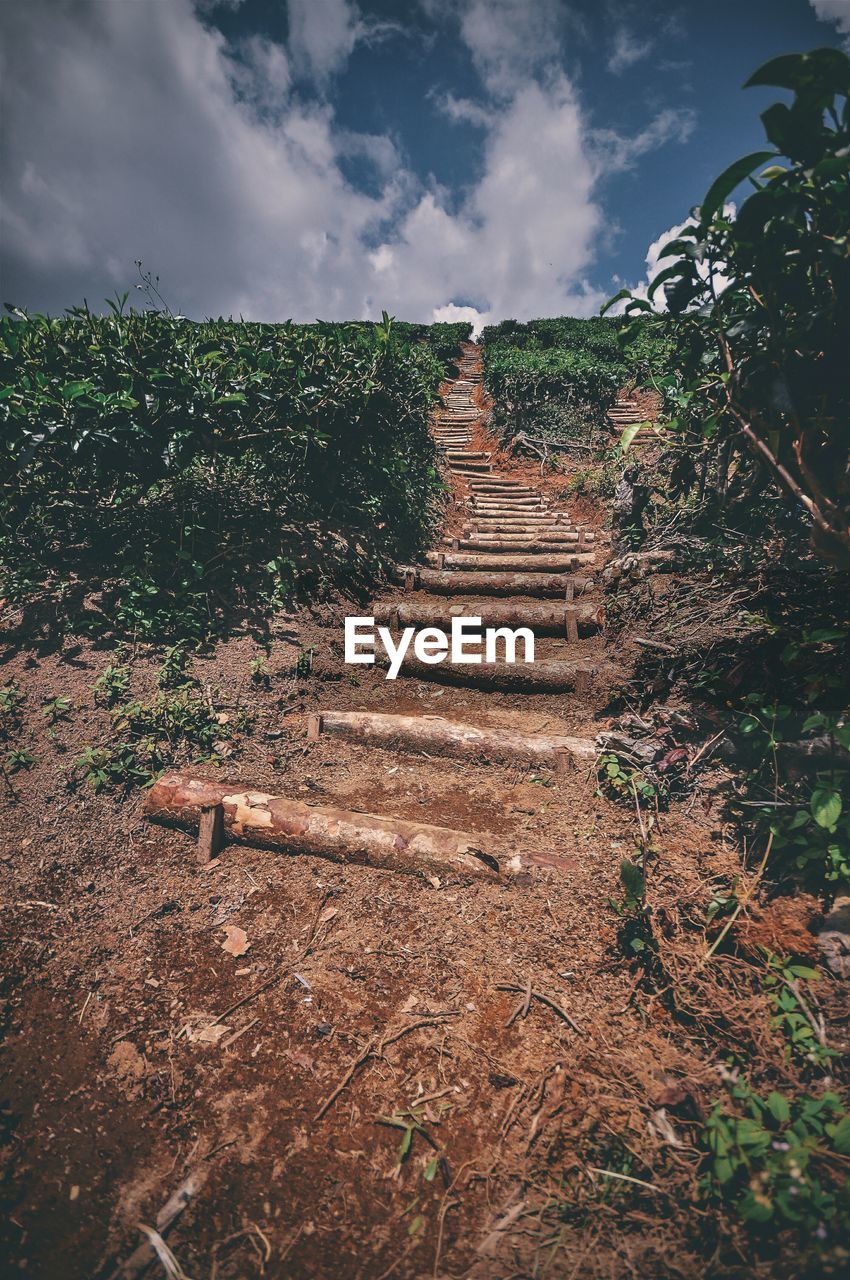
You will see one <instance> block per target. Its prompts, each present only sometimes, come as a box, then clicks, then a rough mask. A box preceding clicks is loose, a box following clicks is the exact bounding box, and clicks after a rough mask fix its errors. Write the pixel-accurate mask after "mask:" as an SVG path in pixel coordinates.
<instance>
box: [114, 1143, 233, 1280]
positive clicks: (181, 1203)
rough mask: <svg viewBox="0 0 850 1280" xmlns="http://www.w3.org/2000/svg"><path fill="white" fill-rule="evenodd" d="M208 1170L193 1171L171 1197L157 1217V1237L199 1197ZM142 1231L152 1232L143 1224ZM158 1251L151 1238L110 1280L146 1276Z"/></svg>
mask: <svg viewBox="0 0 850 1280" xmlns="http://www.w3.org/2000/svg"><path fill="white" fill-rule="evenodd" d="M208 1172H209V1171H208V1170H207V1169H205V1168H203V1166H201V1167H199V1168H197V1169H193V1170H192V1172H191V1173H190V1174H189V1175H188V1176H187V1177H186V1178H184V1180H183V1181H182V1182H181V1183H180V1186H179V1187H178V1188H177V1190H176V1191H175V1192H174V1193H173V1194H172V1195H171V1196H169V1198H168V1199H167V1200H166V1202H165V1204H164V1205H163V1206H162V1208H161V1209H160V1211H159V1213H158V1214H157V1215H156V1233H155V1234H156V1235H157V1236H162V1234H163V1232H165V1231H167V1230H168V1228H169V1227H170V1226H171V1224H172V1223H173V1222H174V1221H175V1219H177V1218H179V1216H180V1214H181V1213H182V1212H183V1210H184V1209H185V1208H186V1206H187V1205H188V1203H189V1201H190V1200H193V1199H194V1198H195V1196H197V1194H198V1192H199V1191H200V1190H201V1188H202V1187H203V1185H204V1183H205V1182H206V1180H207V1175H208ZM139 1225H140V1229H141V1230H143V1231H145V1233H146V1234H147V1233H148V1232H150V1228H149V1227H144V1226H143V1225H142V1224H139ZM157 1256H158V1254H157V1251H156V1249H155V1248H154V1245H153V1243H152V1240H151V1236H150V1235H148V1238H147V1239H146V1240H145V1241H144V1242H143V1243H142V1244H140V1245H139V1247H138V1248H137V1249H135V1250H134V1251H133V1252H132V1253H131V1254H130V1256H129V1258H127V1260H126V1262H122V1263H120V1264H119V1266H118V1267H116V1269H115V1270H114V1271H113V1272H112V1274H111V1276H110V1277H109V1280H135V1277H137V1276H141V1275H144V1273H145V1271H147V1269H148V1267H149V1266H150V1265H151V1264H152V1263H153V1262H155V1261H156V1259H157Z"/></svg>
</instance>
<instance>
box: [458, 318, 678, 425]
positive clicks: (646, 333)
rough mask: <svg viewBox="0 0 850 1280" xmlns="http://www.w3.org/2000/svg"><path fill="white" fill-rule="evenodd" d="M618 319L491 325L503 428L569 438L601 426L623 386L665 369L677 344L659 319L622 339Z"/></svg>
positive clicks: (490, 385) (489, 377) (490, 369)
mask: <svg viewBox="0 0 850 1280" xmlns="http://www.w3.org/2000/svg"><path fill="white" fill-rule="evenodd" d="M619 329H620V326H619V324H618V322H617V321H616V320H609V319H605V318H601V317H595V318H593V319H588V320H579V319H573V318H571V317H569V316H561V317H559V318H557V319H551V320H532V321H529V322H528V323H527V324H520V323H518V322H517V321H516V320H504V321H502V323H501V324H498V325H489V326H487V327H486V328H485V329H484V330H483V332H482V335H481V340H482V342H483V344H484V376H485V383H486V386H487V390H488V391H489V393H490V395H491V396H492V398H493V404H494V416H495V423H496V425H497V426H498V427H500V428H501V429H502V430H505V431H507V430H510V432H511V433H512V434H513V433H514V432H515V431H521V430H525V431H527V432H529V434H531V435H533V436H539V437H542V438H544V439H553V440H557V439H564V438H569V437H573V436H575V435H576V434H585V433H586V432H587V431H588V430H592V429H593V428H594V427H598V426H600V425H601V423H602V422H603V420H604V417H605V411H606V409H607V408H608V407H609V405H611V404H612V403H613V400H614V397H615V395H616V393H617V391H618V390H620V388H622V387H627V386H631V385H633V384H638V383H645V382H646V381H648V380H649V379H651V378H654V377H657V376H661V375H662V374H663V372H664V371H665V368H666V366H667V362H668V360H669V358H670V354H671V351H672V347H673V344H672V342H671V341H670V340H669V339H668V337H667V336H666V334H665V333H664V331H663V328H662V327H661V326H659V325H654V326H652V327H650V326H649V325H643V326H641V325H640V324H638V325H636V326H635V327H634V328H633V329H632V330H631V331H630V333H629V335H628V341H626V342H622V341H621V340H620V333H619Z"/></svg>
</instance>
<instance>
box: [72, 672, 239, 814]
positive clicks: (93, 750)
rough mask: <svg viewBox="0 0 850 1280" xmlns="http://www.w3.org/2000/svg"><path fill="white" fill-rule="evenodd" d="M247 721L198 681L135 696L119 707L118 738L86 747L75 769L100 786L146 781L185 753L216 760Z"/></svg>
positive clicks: (196, 760)
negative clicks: (219, 705)
mask: <svg viewBox="0 0 850 1280" xmlns="http://www.w3.org/2000/svg"><path fill="white" fill-rule="evenodd" d="M248 723H249V722H248V718H247V717H246V716H245V715H244V714H242V715H240V716H236V717H233V718H231V716H229V715H228V714H227V713H226V712H223V711H217V710H216V709H215V703H214V699H213V695H212V694H211V695H210V697H209V698H207V697H206V696H205V695H204V694H203V693H202V692H201V691H200V690H199V689H198V688H197V686H196V685H195V684H192V683H184V684H182V685H180V686H179V687H178V688H177V689H173V690H171V689H169V690H162V689H161V690H160V691H159V692H158V693H157V694H156V696H155V697H154V698H153V699H152V700H151V701H150V702H143V701H141V700H135V701H132V702H128V703H126V704H125V705H124V706H122V707H120V708H118V709H117V710H116V711H114V712H113V716H112V732H113V734H114V741H113V742H111V743H109V744H108V745H104V746H100V747H87V748H86V749H85V751H84V752H83V753H82V755H81V756H80V757H79V759H78V760H77V764H76V769H77V772H78V773H79V774H80V775H81V776H82V777H83V778H85V779H86V780H87V781H88V782H89V783H91V785H92V786H94V788H95V790H98V791H99V790H101V789H102V788H104V787H106V786H115V787H123V788H124V789H129V788H130V787H133V786H147V785H148V784H149V783H150V782H152V781H153V780H154V779H155V778H156V777H157V776H158V774H160V773H161V772H162V770H163V769H166V768H168V767H169V766H170V765H172V764H173V763H174V762H175V760H177V759H179V758H181V757H182V758H186V757H188V758H189V759H190V760H191V761H192V762H193V763H199V762H203V761H209V762H212V763H216V762H217V761H218V760H220V759H222V758H224V756H226V755H228V754H230V752H231V750H232V745H233V742H234V741H235V739H236V737H237V736H238V734H239V733H240V732H241V731H243V730H244V729H245V728H246V727H247V725H248Z"/></svg>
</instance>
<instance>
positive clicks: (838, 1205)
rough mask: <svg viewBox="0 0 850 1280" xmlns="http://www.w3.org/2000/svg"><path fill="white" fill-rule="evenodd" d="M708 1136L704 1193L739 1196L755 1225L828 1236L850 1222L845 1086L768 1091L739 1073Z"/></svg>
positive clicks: (744, 1214)
mask: <svg viewBox="0 0 850 1280" xmlns="http://www.w3.org/2000/svg"><path fill="white" fill-rule="evenodd" d="M701 1141H702V1144H703V1147H704V1150H705V1152H706V1154H705V1159H704V1161H703V1171H704V1172H703V1179H702V1189H703V1193H704V1194H705V1195H706V1196H707V1197H710V1198H712V1199H723V1200H726V1201H728V1202H730V1203H732V1204H733V1205H734V1207H735V1209H736V1210H737V1212H738V1214H739V1215H740V1217H741V1218H742V1220H743V1221H744V1222H745V1223H746V1224H747V1225H748V1226H750V1227H753V1228H756V1229H758V1228H760V1227H764V1226H766V1225H767V1224H768V1223H771V1224H774V1225H776V1226H794V1227H797V1228H798V1229H799V1230H800V1231H801V1232H804V1233H805V1234H809V1233H813V1234H814V1235H815V1237H816V1239H818V1240H819V1241H823V1242H826V1241H827V1240H828V1239H829V1238H830V1235H831V1233H832V1232H840V1231H841V1225H840V1224H841V1223H842V1222H845V1223H846V1220H847V1213H848V1210H850V1178H848V1176H847V1169H846V1163H847V1162H846V1157H847V1155H848V1154H850V1116H848V1115H847V1113H846V1112H845V1111H844V1109H843V1107H842V1105H841V1100H840V1098H839V1097H838V1095H837V1094H835V1093H825V1094H823V1095H822V1096H821V1097H820V1098H814V1097H805V1096H803V1097H798V1098H794V1099H791V1100H789V1099H788V1098H786V1097H785V1096H784V1095H783V1094H781V1093H777V1092H773V1093H769V1094H768V1095H767V1097H761V1096H759V1095H758V1094H756V1093H754V1092H752V1091H751V1089H750V1088H749V1086H748V1085H747V1083H746V1082H745V1081H744V1080H738V1081H736V1082H735V1083H734V1084H732V1086H731V1088H730V1093H729V1097H728V1098H726V1099H723V1100H722V1101H720V1102H718V1103H716V1105H715V1107H714V1109H713V1110H712V1112H711V1115H710V1116H709V1117H708V1120H707V1122H706V1125H705V1129H704V1130H703V1134H702V1137H701ZM836 1238H838V1237H836Z"/></svg>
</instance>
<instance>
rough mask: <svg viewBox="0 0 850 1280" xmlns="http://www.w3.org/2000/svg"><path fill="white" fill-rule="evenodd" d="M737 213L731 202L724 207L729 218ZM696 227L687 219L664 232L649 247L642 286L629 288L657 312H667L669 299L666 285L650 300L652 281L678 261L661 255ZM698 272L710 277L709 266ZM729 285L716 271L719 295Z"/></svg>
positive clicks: (622, 307) (615, 310) (621, 305)
mask: <svg viewBox="0 0 850 1280" xmlns="http://www.w3.org/2000/svg"><path fill="white" fill-rule="evenodd" d="M736 212H737V209H736V206H735V205H734V204H733V203H732V202H731V201H729V202H727V203H726V204H725V205H724V206H723V214H724V216H725V217H727V218H733V217H734V216H735V213H736ZM694 225H695V224H694V221H693V219H692V218H686V219H685V221H684V222H679V223H676V224H675V225H674V226H672V227H669V228H668V229H667V230H666V231H662V232H661V235H660V236H659V237H658V239H657V240H653V242H652V244H651V245H650V246H649V248H648V249H647V251H646V276H645V277H644V279H643V280H642V281H641V282H640V284H638V285H632V286H629V287H630V288H631V290H632V292H633V293H634V295H635V297H637V298H642V299H643V300H644V301H645V302H647V301H648V302H651V304H652V306H653V308H654V309H655V310H656V311H662V312H663V311H666V310H667V297H666V291H665V287H664V285H661V286H660V288H658V289H657V290H656V291H655V294H654V295H653V297H652V298H651V299H650V297H649V286H650V285H651V284H652V281H653V280H654V279H655V277H656V276H657V275H658V273H659V271H662V270H664V269H665V268H666V267H671V266H672V265H673V263H674V262H676V261H677V259H676V258H675V257H667V258H663V259H662V257H661V254H662V253H663V251H664V250H665V249H666V248H667V246H668V245H669V244H671V243H672V242H673V241H674V240H678V238H679V236H681V234H682V232H683V231H685V230H686V228H688V227H692V226H694ZM697 270H698V272H699V274H700V276H701V277H702V279H703V280H707V279H708V276H709V268H708V266H706V265H704V264H703V265H700V266H698V267H697ZM728 283H729V277H728V276H725V275H724V274H723V272H721V271H715V273H714V287H715V289H716V290H717V292H718V293H720V292H722V290H723V289H725V288H726V286H727V284H728ZM627 303H628V299H627V298H626V299H624V300H623V301H622V302H620V303H617V304H616V306H614V307H612V308H611V312H612V314H620V315H621V314H622V313H623V311H624V310H625V308H626V306H627Z"/></svg>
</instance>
